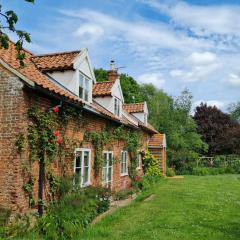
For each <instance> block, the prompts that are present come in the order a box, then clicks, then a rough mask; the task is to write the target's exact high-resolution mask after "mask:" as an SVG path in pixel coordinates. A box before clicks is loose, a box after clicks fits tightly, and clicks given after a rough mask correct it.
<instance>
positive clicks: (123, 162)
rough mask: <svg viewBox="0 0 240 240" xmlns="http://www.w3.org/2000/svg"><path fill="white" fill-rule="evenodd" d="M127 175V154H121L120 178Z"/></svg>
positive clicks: (124, 152)
mask: <svg viewBox="0 0 240 240" xmlns="http://www.w3.org/2000/svg"><path fill="white" fill-rule="evenodd" d="M127 174H128V152H127V151H122V152H121V176H125V175H127Z"/></svg>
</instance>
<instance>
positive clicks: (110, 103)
mask: <svg viewBox="0 0 240 240" xmlns="http://www.w3.org/2000/svg"><path fill="white" fill-rule="evenodd" d="M102 89H104V90H103V91H101V90H102ZM93 97H94V99H95V101H96V102H98V103H99V104H100V105H102V106H103V107H104V108H106V109H107V110H108V111H110V112H111V113H113V114H114V115H116V116H117V117H120V118H121V117H122V108H123V104H124V98H123V94H122V89H121V85H120V80H119V79H117V80H115V81H106V82H101V83H97V84H95V85H94V86H93Z"/></svg>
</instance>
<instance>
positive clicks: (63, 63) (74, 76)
mask: <svg viewBox="0 0 240 240" xmlns="http://www.w3.org/2000/svg"><path fill="white" fill-rule="evenodd" d="M49 56H50V57H49ZM47 57H48V58H51V61H53V63H54V66H53V67H51V68H50V69H43V72H44V73H45V74H46V75H47V76H49V78H51V79H52V80H54V81H56V82H58V83H59V84H60V85H62V86H63V87H65V88H66V89H68V90H69V91H71V92H72V93H74V94H75V95H77V96H79V98H81V99H83V100H85V101H86V102H89V103H91V102H92V86H93V84H94V83H95V82H96V79H95V75H94V71H93V68H92V65H91V62H90V58H89V54H88V50H87V49H82V50H80V51H78V52H64V53H57V54H50V55H42V56H38V59H37V60H36V61H39V62H40V63H41V61H43V60H44V59H43V58H45V61H46V58H47ZM49 65H50V66H51V64H49Z"/></svg>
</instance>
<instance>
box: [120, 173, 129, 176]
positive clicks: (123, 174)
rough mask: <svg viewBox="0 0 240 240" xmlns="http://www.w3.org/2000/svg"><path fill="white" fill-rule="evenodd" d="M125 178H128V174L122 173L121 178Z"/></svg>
mask: <svg viewBox="0 0 240 240" xmlns="http://www.w3.org/2000/svg"><path fill="white" fill-rule="evenodd" d="M125 176H128V173H121V174H120V177H125Z"/></svg>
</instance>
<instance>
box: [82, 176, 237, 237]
mask: <svg viewBox="0 0 240 240" xmlns="http://www.w3.org/2000/svg"><path fill="white" fill-rule="evenodd" d="M153 192H154V194H155V197H154V198H153V199H152V200H150V201H140V200H139V201H135V202H133V203H132V204H131V205H130V206H128V207H125V208H122V209H119V210H118V211H117V212H115V213H114V214H113V215H111V216H107V217H106V218H104V219H103V220H102V221H101V222H99V223H97V224H96V225H94V226H91V227H89V228H88V229H87V230H86V231H85V232H84V233H83V234H82V235H80V236H79V239H85V240H91V239H94V240H98V239H99V240H101V239H111V240H114V239H116V240H128V239H129V240H134V239H136V240H141V239H144V240H146V239H147V240H150V239H157V240H159V239H160V240H161V239H163V240H168V239H169V240H174V239H178V240H179V239H181V240H184V239H186V240H188V239H189V240H194V239H198V240H207V239H211V240H215V239H216V240H231V239H236V240H239V239H240V175H219V176H204V177H194V176H187V177H185V178H184V179H168V180H164V181H163V182H162V183H160V184H159V185H158V186H157V187H156V189H154V190H153Z"/></svg>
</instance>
